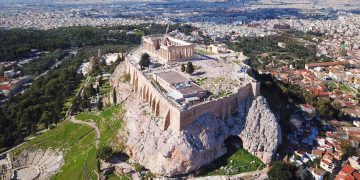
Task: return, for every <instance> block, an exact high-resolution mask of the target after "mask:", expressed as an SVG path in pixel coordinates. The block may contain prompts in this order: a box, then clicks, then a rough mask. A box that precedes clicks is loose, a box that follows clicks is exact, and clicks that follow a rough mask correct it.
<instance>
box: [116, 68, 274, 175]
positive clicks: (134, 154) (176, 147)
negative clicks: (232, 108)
mask: <svg viewBox="0 0 360 180" xmlns="http://www.w3.org/2000/svg"><path fill="white" fill-rule="evenodd" d="M120 72H121V68H120V67H118V68H117V70H116V73H117V77H120V75H121V73H120ZM112 84H113V85H114V87H115V90H116V96H117V97H118V98H117V99H118V100H119V101H121V102H123V103H124V104H125V106H126V109H127V112H126V114H125V117H126V126H125V129H124V131H123V132H122V133H120V134H119V136H120V137H119V139H123V140H125V141H126V144H127V150H128V153H129V155H130V156H131V158H132V160H134V161H136V162H139V163H141V164H142V165H144V166H145V167H146V168H148V169H150V170H151V171H152V172H153V173H156V174H158V175H165V176H173V175H179V174H185V173H189V172H191V171H194V170H196V169H198V168H200V167H201V166H203V165H205V164H208V163H210V162H212V161H213V160H215V159H217V158H218V157H220V156H222V155H223V154H225V153H226V151H227V149H226V147H225V145H224V141H225V140H226V139H227V138H228V137H229V136H239V137H240V138H241V139H242V141H243V146H244V148H245V149H247V150H248V151H249V152H250V153H252V154H254V155H256V156H257V157H259V158H260V159H261V160H262V161H264V162H265V163H269V162H270V161H271V158H272V157H273V155H274V154H275V151H276V149H277V147H278V145H279V144H280V143H281V132H280V127H279V125H278V123H277V121H276V118H275V116H274V115H273V113H272V112H271V111H270V109H269V107H268V105H267V103H266V100H265V99H264V98H263V97H257V98H256V99H248V100H247V101H244V102H243V103H242V104H241V105H240V106H239V107H238V109H237V112H238V113H236V114H234V115H233V116H231V117H229V118H226V119H224V120H223V119H221V118H217V117H215V116H214V115H213V114H203V115H202V116H200V117H199V118H198V119H197V120H196V121H194V122H193V123H192V124H190V125H189V126H188V127H187V128H186V129H185V130H183V131H180V132H175V131H172V130H171V129H170V128H169V129H168V130H165V131H163V130H162V128H161V126H162V119H159V118H157V117H154V116H152V115H151V110H150V109H149V107H148V105H147V104H144V103H142V102H141V101H140V100H139V99H138V96H137V95H136V94H133V93H132V91H131V88H129V85H127V84H125V83H123V82H122V81H119V80H116V78H115V80H112ZM119 101H118V102H119ZM124 132H126V133H124ZM124 136H126V138H124Z"/></svg>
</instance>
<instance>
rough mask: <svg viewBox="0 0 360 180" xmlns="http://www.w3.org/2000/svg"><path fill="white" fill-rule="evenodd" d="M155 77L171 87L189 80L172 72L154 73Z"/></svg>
mask: <svg viewBox="0 0 360 180" xmlns="http://www.w3.org/2000/svg"><path fill="white" fill-rule="evenodd" d="M155 75H157V76H158V77H160V78H161V79H163V80H165V81H166V82H168V83H169V84H171V85H174V84H179V83H185V82H189V79H187V78H186V77H184V76H182V75H181V74H179V73H176V72H174V71H168V72H160V73H155Z"/></svg>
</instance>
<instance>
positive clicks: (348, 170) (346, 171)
mask: <svg viewBox="0 0 360 180" xmlns="http://www.w3.org/2000/svg"><path fill="white" fill-rule="evenodd" d="M354 171H355V169H354V168H353V167H351V166H350V165H348V164H345V165H344V166H343V168H342V169H341V171H340V173H342V174H345V175H348V174H352V173H353V172H354Z"/></svg>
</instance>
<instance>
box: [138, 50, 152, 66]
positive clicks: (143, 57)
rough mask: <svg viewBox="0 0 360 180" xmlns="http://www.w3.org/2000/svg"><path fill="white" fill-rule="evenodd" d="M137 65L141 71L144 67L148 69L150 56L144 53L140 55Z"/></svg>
mask: <svg viewBox="0 0 360 180" xmlns="http://www.w3.org/2000/svg"><path fill="white" fill-rule="evenodd" d="M139 65H140V67H141V69H142V70H144V69H145V67H149V65H150V56H149V54H147V53H144V54H142V55H141V58H140V62H139Z"/></svg>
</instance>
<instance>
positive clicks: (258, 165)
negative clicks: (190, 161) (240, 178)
mask: <svg viewBox="0 0 360 180" xmlns="http://www.w3.org/2000/svg"><path fill="white" fill-rule="evenodd" d="M212 164H213V165H214V166H212V167H209V168H207V169H205V171H204V172H202V173H200V174H199V175H200V176H214V175H235V174H239V173H243V172H250V171H255V170H257V169H263V168H264V167H265V165H264V163H263V162H261V160H260V159H259V158H257V157H255V156H253V155H252V154H250V153H249V152H247V151H246V150H245V149H242V148H241V149H238V150H236V151H235V152H229V153H226V154H225V155H224V156H222V157H220V158H219V159H217V160H215V161H214V162H213V163H212ZM221 167H224V168H221ZM225 168H226V169H230V170H231V172H229V173H227V172H226V171H225V170H224V169H225Z"/></svg>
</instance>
